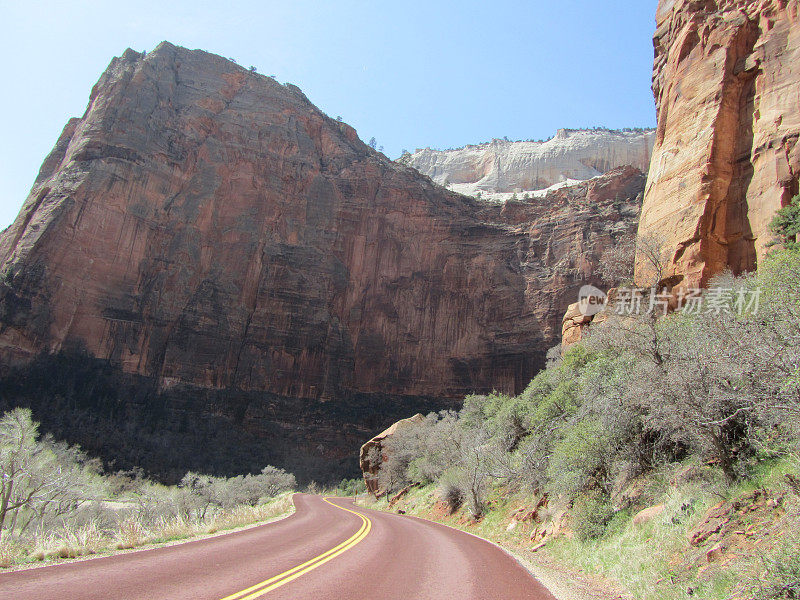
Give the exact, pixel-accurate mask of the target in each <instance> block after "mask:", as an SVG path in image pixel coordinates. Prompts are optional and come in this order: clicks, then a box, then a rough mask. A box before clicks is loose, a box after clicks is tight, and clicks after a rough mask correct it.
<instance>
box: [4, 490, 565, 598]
mask: <svg viewBox="0 0 800 600" xmlns="http://www.w3.org/2000/svg"><path fill="white" fill-rule="evenodd" d="M294 503H295V507H296V511H295V513H294V514H293V515H292V516H290V517H287V518H285V519H282V520H280V521H276V522H274V523H270V524H267V525H262V526H259V527H254V528H251V529H247V530H244V531H239V532H236V533H231V534H226V535H221V536H217V537H213V538H207V539H204V540H197V541H193V542H187V543H184V544H178V545H175V546H169V547H163V548H156V549H152V550H143V551H139V552H132V553H128V554H118V555H115V556H108V557H102V558H96V559H92V560H87V561H81V562H73V563H64V564H59V565H53V566H49V567H39V568H35V569H28V570H23V571H16V572H9V573H3V574H0V599H2V600H12V599H13V600H50V599H53V600H56V599H57V600H156V599H157V600H178V599H181V600H255V599H256V598H264V599H265V600H272V599H275V600H289V599H291V600H298V599H309V600H362V599H363V600H367V599H370V600H374V599H380V600H392V599H398V600H399V599H403V600H412V599H413V600H422V599H437V600H439V599H446V600H451V599H453V600H522V599H526V600H555V599H554V597H553V596H552V595H551V594H550V593H549V592H548V591H547V590H546V589H545V588H544V587H543V586H542V585H541V584H540V583H539V582H538V581H536V580H535V579H534V578H533V577H532V576H531V575H530V574H529V573H528V571H526V570H525V569H524V568H523V567H522V566H521V565H520V564H519V563H517V562H516V561H515V560H514V559H513V558H512V557H511V556H509V555H508V554H506V553H505V552H503V551H502V550H501V549H499V548H498V547H496V546H494V545H492V544H490V543H488V542H485V541H483V540H481V539H478V538H476V537H474V536H471V535H469V534H467V533H464V532H461V531H456V530H454V529H450V528H448V527H444V526H442V525H437V524H435V523H431V522H429V521H424V520H421V519H416V518H413V517H406V516H401V515H395V514H390V513H384V512H380V511H373V510H368V509H364V508H360V507H356V506H355V505H354V504H353V501H352V499H343V498H331V499H324V498H321V497H319V496H311V495H307V494H296V495H295V496H294Z"/></svg>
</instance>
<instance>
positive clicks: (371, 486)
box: [358, 413, 425, 498]
mask: <svg viewBox="0 0 800 600" xmlns="http://www.w3.org/2000/svg"><path fill="white" fill-rule="evenodd" d="M424 420H425V417H423V416H422V415H421V414H419V413H417V414H416V415H414V416H413V417H409V418H408V419H401V420H400V421H397V422H396V423H393V424H392V425H391V426H389V427H388V428H386V429H384V430H383V431H381V432H380V433H379V434H378V435H376V436H375V437H373V438H372V439H371V440H369V441H368V442H367V443H366V444H364V445H363V446H361V451H360V452H359V455H358V463H359V466H360V467H361V472H362V473H363V475H364V482H365V483H366V484H367V491H368V492H369V493H370V494H372V495H373V496H375V497H376V498H380V497H381V496H382V495H383V494H384V493H386V490H382V489H380V486H379V484H378V472H379V471H380V470H381V465H382V464H383V463H385V462H386V459H387V454H386V448H385V446H386V440H388V439H390V438H391V437H392V436H393V435H394V434H395V433H397V432H398V431H402V430H403V429H406V428H408V427H410V426H412V425H416V424H419V423H422V422H423V421H424Z"/></svg>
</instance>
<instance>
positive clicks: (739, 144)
mask: <svg viewBox="0 0 800 600" xmlns="http://www.w3.org/2000/svg"><path fill="white" fill-rule="evenodd" d="M654 43H655V54H656V56H655V67H654V73H653V91H654V94H655V99H656V105H657V109H658V129H657V135H656V145H655V149H654V151H653V160H652V164H651V167H650V173H649V178H648V183H647V192H646V195H645V202H644V207H643V211H642V222H641V227H640V231H641V232H642V233H643V234H646V235H648V236H657V237H660V238H662V240H663V243H664V259H665V262H666V264H667V265H668V272H667V274H666V276H667V279H668V282H669V283H670V284H673V285H675V284H678V285H686V286H689V287H694V286H697V285H705V284H706V283H707V282H708V280H709V279H710V278H711V277H712V276H713V275H715V274H716V273H719V272H720V271H723V270H725V269H727V268H730V269H731V270H732V271H734V272H741V271H745V270H750V269H753V268H754V267H755V265H756V263H757V261H758V258H759V257H761V256H763V253H764V251H765V247H766V245H767V244H768V243H769V242H770V241H771V236H770V234H769V228H768V225H769V223H770V221H771V219H772V217H773V215H774V213H775V211H776V210H777V209H779V208H780V207H781V206H782V205H785V204H786V203H787V202H788V201H789V200H790V199H791V198H792V196H794V195H796V194H797V193H798V177H800V149H798V145H797V140H798V136H799V135H800V3H799V2H798V1H797V0H746V1H744V0H736V1H734V0H707V1H704V2H697V1H689V0H661V2H660V3H659V6H658V14H657V30H656V34H655V38H654ZM646 270H647V268H646V266H645V264H644V263H643V262H642V263H640V264H639V265H638V276H639V278H640V279H645V278H646V277H645V275H646V273H645V272H644V271H646Z"/></svg>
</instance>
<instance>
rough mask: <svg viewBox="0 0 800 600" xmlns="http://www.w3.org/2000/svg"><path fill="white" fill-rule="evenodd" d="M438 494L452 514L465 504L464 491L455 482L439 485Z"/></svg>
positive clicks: (444, 482) (445, 481)
mask: <svg viewBox="0 0 800 600" xmlns="http://www.w3.org/2000/svg"><path fill="white" fill-rule="evenodd" d="M438 494H439V497H440V498H441V499H442V502H444V503H445V506H447V509H448V510H449V511H450V513H451V514H452V513H454V512H456V511H457V510H458V509H459V508H461V505H462V504H464V491H463V490H462V489H461V488H460V487H459V486H458V485H457V484H456V483H454V482H453V481H448V480H444V481H442V482H441V484H439V491H438Z"/></svg>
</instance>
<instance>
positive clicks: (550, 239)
mask: <svg viewBox="0 0 800 600" xmlns="http://www.w3.org/2000/svg"><path fill="white" fill-rule="evenodd" d="M644 184H645V178H644V175H643V174H642V172H641V171H639V170H638V169H636V168H634V167H621V168H619V169H615V170H613V171H611V172H609V173H607V174H605V175H602V176H600V177H596V178H594V179H590V180H589V181H585V182H583V183H579V184H576V185H571V186H567V187H563V188H560V189H556V190H551V191H549V192H548V193H547V195H546V196H545V197H544V198H533V199H529V200H519V199H518V200H507V201H506V202H504V203H502V204H496V203H486V204H485V208H484V209H483V215H484V218H485V219H486V220H487V221H490V222H495V223H497V222H499V223H503V224H505V227H506V228H507V229H508V232H509V234H512V235H515V236H518V238H519V252H520V255H519V260H520V269H521V272H522V274H523V275H524V277H525V280H526V289H525V294H526V296H527V298H528V299H529V303H530V305H531V306H532V307H533V311H534V315H535V316H536V319H537V321H538V323H539V325H540V327H541V329H542V332H543V335H544V337H545V338H546V339H547V340H548V341H549V342H550V343H549V346H555V345H556V344H558V343H559V342H561V341H562V333H563V331H562V326H563V317H564V313H565V311H566V310H567V308H568V307H569V305H570V304H572V303H574V302H575V301H576V300H577V299H578V292H579V290H580V288H581V287H582V286H584V285H587V284H589V285H594V286H596V287H598V288H600V289H608V288H609V287H611V285H613V284H614V283H616V282H613V281H604V280H603V279H602V278H601V277H600V276H599V274H598V273H597V266H598V263H599V261H600V258H601V257H602V254H603V252H604V251H605V250H607V249H609V248H611V247H613V246H615V245H616V244H617V243H618V242H619V241H621V240H624V239H627V238H630V237H632V236H634V235H635V233H636V227H637V224H638V220H639V211H640V209H641V200H642V193H643V189H644Z"/></svg>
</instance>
